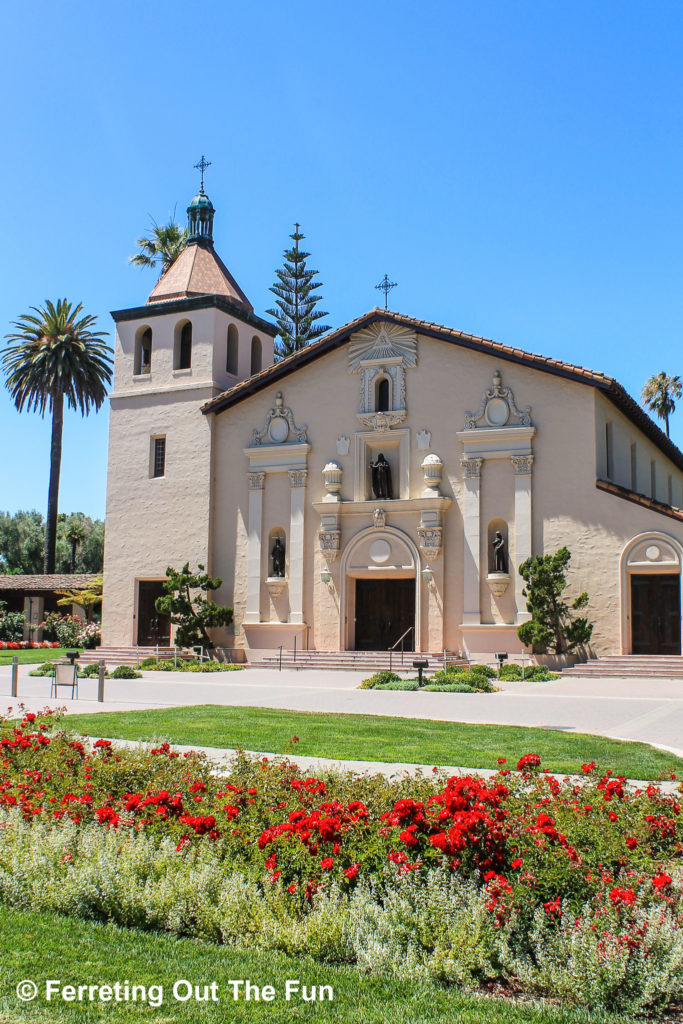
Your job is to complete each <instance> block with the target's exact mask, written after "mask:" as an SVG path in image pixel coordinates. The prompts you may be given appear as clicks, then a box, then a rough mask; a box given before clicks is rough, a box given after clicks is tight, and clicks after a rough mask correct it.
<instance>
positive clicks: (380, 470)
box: [370, 452, 394, 499]
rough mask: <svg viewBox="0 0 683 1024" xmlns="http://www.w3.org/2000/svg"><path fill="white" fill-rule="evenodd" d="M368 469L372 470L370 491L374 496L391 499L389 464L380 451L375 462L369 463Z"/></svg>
mask: <svg viewBox="0 0 683 1024" xmlns="http://www.w3.org/2000/svg"><path fill="white" fill-rule="evenodd" d="M370 469H371V470H372V493H373V495H374V496H375V498H385V499H386V498H388V499H392V498H393V497H394V495H393V491H392V488H391V466H390V465H389V463H388V462H387V460H386V459H385V458H384V455H383V454H382V452H380V453H379V455H378V457H377V461H376V462H371V463H370Z"/></svg>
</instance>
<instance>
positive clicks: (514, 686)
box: [0, 665, 683, 757]
mask: <svg viewBox="0 0 683 1024" xmlns="http://www.w3.org/2000/svg"><path fill="white" fill-rule="evenodd" d="M30 667H31V666H28V665H26V666H21V667H20V671H19V699H20V700H23V702H24V703H25V704H26V706H27V707H28V708H29V709H31V710H36V709H39V708H42V707H45V706H51V707H59V706H66V707H67V708H68V710H69V711H78V712H93V711H124V710H132V709H139V708H154V707H173V706H178V705H185V704H232V705H238V706H242V707H244V706H249V705H253V706H256V707H268V708H285V709H288V710H292V711H320V712H342V713H348V714H368V715H391V716H395V717H402V718H433V719H438V720H442V721H451V722H481V723H489V724H498V725H526V726H539V727H542V728H547V729H564V730H567V731H569V732H588V733H595V734H597V735H602V736H611V737H613V738H616V739H628V740H640V741H643V742H646V743H652V744H654V745H656V746H661V747H664V748H666V749H668V750H671V751H673V752H674V753H676V754H678V755H680V756H681V757H683V681H681V680H667V679H642V680H638V679H615V678H603V679H580V678H572V677H567V678H565V679H563V678H561V679H556V680H554V681H553V682H549V683H501V684H500V685H501V692H500V693H494V694H477V693H468V694H457V693H424V692H418V693H402V692H398V691H391V690H359V689H358V685H359V683H360V682H361V679H362V678H363V673H361V672H332V671H327V672H325V671H320V670H318V669H315V670H313V669H311V670H306V671H296V670H283V671H282V672H277V671H275V670H273V669H245V670H244V671H242V672H228V673H225V674H223V673H220V674H219V673H216V674H212V675H208V674H207V675H205V676H202V675H199V674H194V673H165V672H146V673H145V675H144V677H143V678H142V679H133V680H124V679H117V680H114V679H107V680H106V683H105V698H106V699H105V702H104V703H103V704H98V703H97V699H96V698H97V681H96V680H91V679H82V680H80V683H79V687H80V698H81V699H80V700H78V701H70V700H64V699H63V698H60V699H59V700H54V699H53V700H50V699H49V696H48V695H49V693H50V681H49V679H48V678H35V677H31V676H29V674H28V673H29V670H30ZM10 671H11V670H10V666H8V665H3V666H0V707H2V701H3V700H4V699H6V701H7V703H6V705H5V706H6V707H9V706H10V705H12V704H13V703H14V702H13V701H12V700H11V698H10V697H9V693H10Z"/></svg>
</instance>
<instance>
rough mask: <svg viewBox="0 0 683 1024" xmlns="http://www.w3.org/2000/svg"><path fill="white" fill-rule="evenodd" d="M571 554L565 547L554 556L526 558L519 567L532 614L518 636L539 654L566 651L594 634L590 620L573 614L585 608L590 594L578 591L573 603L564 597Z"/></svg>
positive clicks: (527, 603)
mask: <svg viewBox="0 0 683 1024" xmlns="http://www.w3.org/2000/svg"><path fill="white" fill-rule="evenodd" d="M571 557H572V556H571V554H570V552H569V550H568V549H567V548H566V547H563V548H560V550H559V551H556V552H555V554H554V555H536V556H535V557H534V558H527V560H526V561H525V562H522V564H521V565H520V567H519V574H520V576H522V578H523V579H524V582H525V583H526V587H525V588H524V590H523V591H522V593H523V595H524V597H526V599H527V602H526V607H527V611H528V612H531V616H532V617H531V620H530V621H529V622H524V623H523V624H522V625H521V626H519V627H518V629H517V636H518V637H519V639H520V640H521V641H522V643H523V644H526V645H527V646H528V647H532V648H533V650H534V652H535V653H536V654H545V653H546V651H548V649H552V650H553V651H554V652H555V653H556V654H565V653H566V652H567V651H572V650H574V648H575V647H579V646H581V645H583V644H587V643H588V641H589V640H590V638H591V636H592V634H593V626H592V624H591V623H590V622H589V621H588V619H586V618H581V617H579V618H572V614H571V613H572V611H579V610H580V609H581V608H585V607H586V605H587V604H588V594H586V593H585V592H584V593H583V594H579V596H578V597H577V598H576V599H575V600H574V601H573V602H572V604H571V606H570V605H568V604H567V603H566V602H565V601H563V600H562V594H563V593H564V589H565V587H566V586H567V569H568V567H569V562H570V561H571Z"/></svg>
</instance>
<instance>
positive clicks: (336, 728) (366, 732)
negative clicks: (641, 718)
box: [65, 704, 683, 779]
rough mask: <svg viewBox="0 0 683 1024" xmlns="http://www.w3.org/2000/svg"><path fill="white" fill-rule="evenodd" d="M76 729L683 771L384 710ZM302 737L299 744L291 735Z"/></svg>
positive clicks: (92, 719)
mask: <svg viewBox="0 0 683 1024" xmlns="http://www.w3.org/2000/svg"><path fill="white" fill-rule="evenodd" d="M65 722H66V723H67V725H68V726H70V727H71V728H72V729H74V730H76V731H77V732H81V733H84V734H86V735H92V736H107V737H111V738H115V737H116V738H120V739H130V740H150V739H155V740H160V739H166V740H169V741H170V742H171V743H181V744H186V745H187V744H189V745H197V746H205V747H231V748H234V747H238V748H242V749H245V750H263V751H272V752H273V753H290V754H291V753H292V752H294V753H295V755H296V754H302V755H303V754H308V755H311V756H318V757H331V758H340V759H347V758H348V759H354V760H360V761H405V762H411V763H418V764H420V763H422V764H435V765H437V764H451V765H463V766H466V767H470V768H497V767H498V763H497V759H498V758H499V757H506V758H507V759H508V762H509V765H508V767H514V766H515V765H516V763H517V761H518V760H519V758H520V756H521V755H522V754H525V753H535V754H540V755H541V758H542V759H543V766H544V767H545V768H550V769H551V771H554V772H562V773H564V772H577V771H580V770H581V764H582V763H584V762H586V761H597V762H598V764H600V765H601V766H602V767H605V768H607V767H609V768H612V769H613V770H614V771H615V772H619V773H621V774H623V775H626V776H627V777H629V778H633V779H654V778H657V777H658V776H659V774H660V773H661V772H666V773H669V772H673V771H676V772H680V771H683V760H682V759H681V758H678V757H675V756H674V755H673V754H668V753H666V752H664V751H660V750H655V749H654V747H650V746H648V745H647V744H645V743H624V742H620V741H619V740H610V739H605V738H603V737H601V736H589V735H585V734H581V733H567V732H562V731H560V730H557V731H554V730H550V729H527V728H523V727H521V726H519V727H518V726H507V725H465V724H463V723H462V722H435V721H431V720H429V719H427V720H417V719H413V718H389V717H384V716H379V715H338V714H319V713H315V714H314V713H310V712H304V711H279V710H271V709H269V708H249V707H247V708H240V707H223V706H215V705H210V704H209V705H200V706H198V707H184V708H164V709H159V710H153V711H125V712H105V713H104V714H96V715H68V716H67V717H66V719H65ZM293 736H298V737H299V742H298V743H297V744H296V745H294V744H292V742H291V741H292V737H293Z"/></svg>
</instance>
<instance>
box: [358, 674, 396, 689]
mask: <svg viewBox="0 0 683 1024" xmlns="http://www.w3.org/2000/svg"><path fill="white" fill-rule="evenodd" d="M400 679H401V677H400V676H397V675H396V673H395V672H389V670H388V669H382V670H381V671H380V672H375V674H374V675H372V676H370V677H369V679H364V680H363V682H362V683H361V684H360V686H359V687H358V689H359V690H374V689H376V687H378V686H383V685H384V684H385V683H398V682H400Z"/></svg>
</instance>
